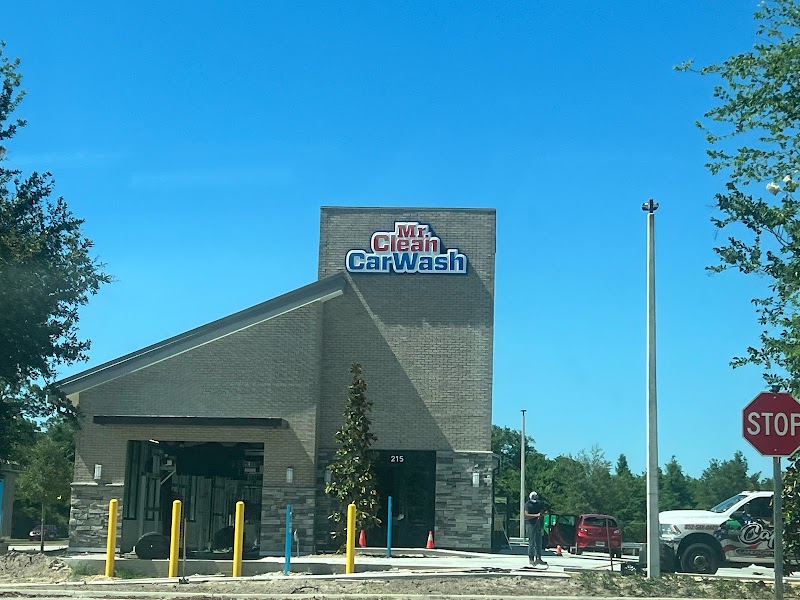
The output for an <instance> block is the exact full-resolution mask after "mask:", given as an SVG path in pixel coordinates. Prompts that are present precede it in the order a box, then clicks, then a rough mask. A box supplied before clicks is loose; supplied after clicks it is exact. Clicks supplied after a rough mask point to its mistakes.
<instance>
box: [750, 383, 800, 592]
mask: <svg viewBox="0 0 800 600" xmlns="http://www.w3.org/2000/svg"><path fill="white" fill-rule="evenodd" d="M742 435H743V436H744V439H746V440H747V441H748V442H750V444H752V446H753V448H755V449H756V450H758V452H759V453H760V454H761V455H762V456H771V457H772V481H773V484H774V486H775V492H774V495H773V497H772V509H773V522H774V524H775V599H776V600H783V502H782V499H783V498H782V493H783V473H782V472H781V456H790V455H792V454H794V452H795V451H796V450H797V449H798V448H800V404H798V403H797V400H795V399H794V398H793V397H792V396H791V395H790V394H788V393H785V392H761V393H760V394H758V395H757V396H756V397H755V398H753V400H752V401H751V402H750V404H748V405H747V406H745V407H744V410H743V411H742Z"/></svg>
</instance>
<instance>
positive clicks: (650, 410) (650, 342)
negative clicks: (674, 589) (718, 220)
mask: <svg viewBox="0 0 800 600" xmlns="http://www.w3.org/2000/svg"><path fill="white" fill-rule="evenodd" d="M657 209H658V203H657V202H654V201H653V199H652V198H651V199H650V200H649V201H647V202H645V203H644V204H642V210H643V211H645V212H646V213H647V577H648V578H651V579H652V578H656V577H660V576H661V561H660V552H659V550H660V543H659V539H658V538H659V533H660V532H659V524H658V410H657V403H656V240H655V235H656V220H655V219H656V216H655V212H656V210H657Z"/></svg>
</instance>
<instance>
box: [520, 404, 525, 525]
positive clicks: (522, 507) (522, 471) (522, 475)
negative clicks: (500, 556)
mask: <svg viewBox="0 0 800 600" xmlns="http://www.w3.org/2000/svg"><path fill="white" fill-rule="evenodd" d="M519 537H521V538H522V539H523V540H524V539H525V410H524V409H523V411H522V436H521V439H520V442H519Z"/></svg>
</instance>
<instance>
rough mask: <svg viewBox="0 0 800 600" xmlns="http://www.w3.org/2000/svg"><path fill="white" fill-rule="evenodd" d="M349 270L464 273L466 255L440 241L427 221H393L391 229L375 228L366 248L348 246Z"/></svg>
mask: <svg viewBox="0 0 800 600" xmlns="http://www.w3.org/2000/svg"><path fill="white" fill-rule="evenodd" d="M345 266H346V267H347V270H348V271H349V272H350V273H430V274H442V275H452V274H456V275H464V274H466V272H467V257H466V256H464V255H463V254H461V252H459V251H458V249H457V248H448V249H445V247H444V246H443V245H442V240H441V239H439V237H437V236H436V235H435V234H434V233H433V231H431V228H430V225H427V224H425V223H420V222H418V221H396V222H395V224H394V230H393V231H376V232H375V233H373V234H372V238H371V239H370V242H369V250H361V249H356V250H350V251H349V252H348V253H347V256H346V258H345Z"/></svg>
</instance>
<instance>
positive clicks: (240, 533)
mask: <svg viewBox="0 0 800 600" xmlns="http://www.w3.org/2000/svg"><path fill="white" fill-rule="evenodd" d="M243 544H244V502H242V501H239V502H237V503H236V524H235V526H234V530H233V576H234V577H241V576H242V545H243Z"/></svg>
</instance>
